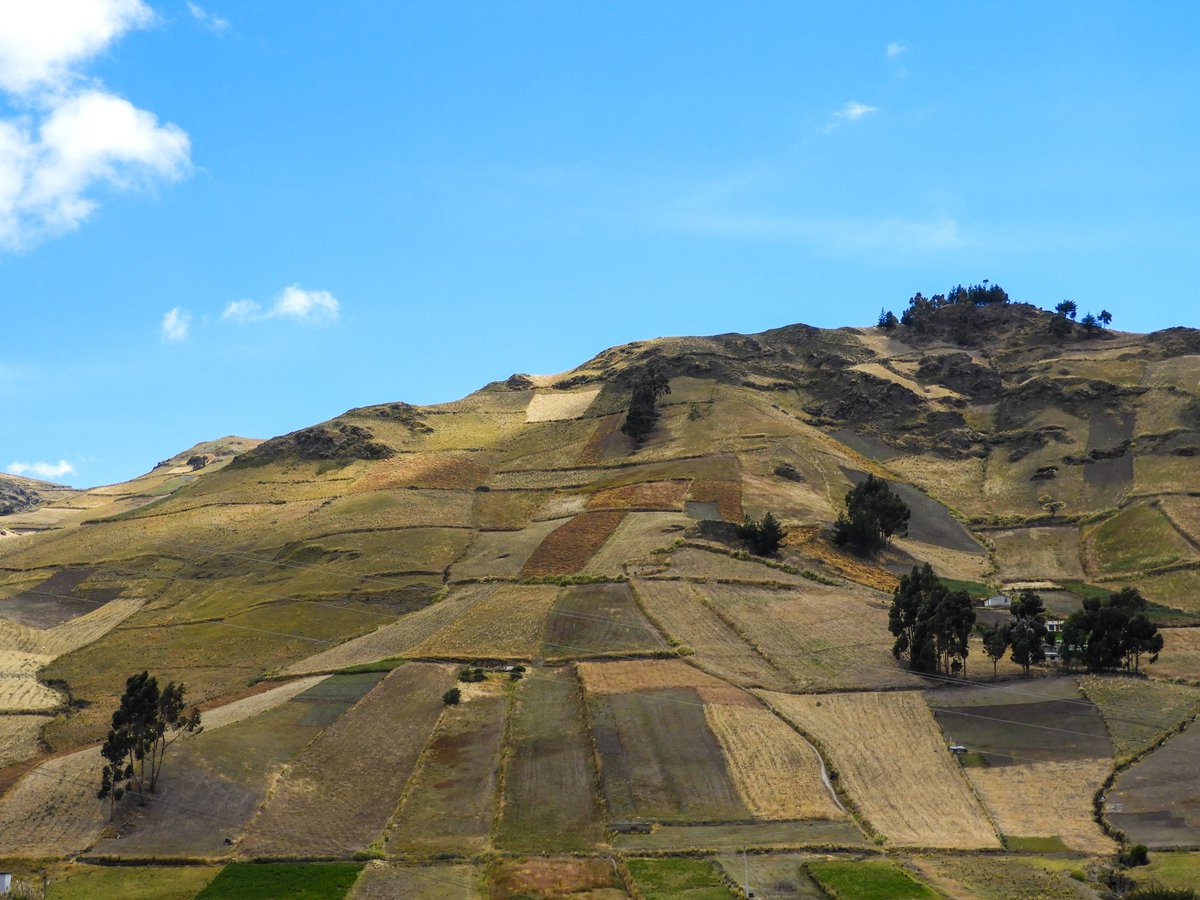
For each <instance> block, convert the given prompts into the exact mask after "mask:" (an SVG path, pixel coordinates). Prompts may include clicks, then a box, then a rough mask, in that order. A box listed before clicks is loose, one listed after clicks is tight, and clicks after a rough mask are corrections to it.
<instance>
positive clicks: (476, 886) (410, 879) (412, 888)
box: [348, 860, 485, 900]
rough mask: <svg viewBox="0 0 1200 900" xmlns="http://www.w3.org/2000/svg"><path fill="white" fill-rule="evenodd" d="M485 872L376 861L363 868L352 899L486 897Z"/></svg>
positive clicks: (456, 866) (457, 866)
mask: <svg viewBox="0 0 1200 900" xmlns="http://www.w3.org/2000/svg"><path fill="white" fill-rule="evenodd" d="M484 896H485V895H484V892H483V874H482V873H481V872H480V871H479V870H478V869H476V868H475V867H474V866H473V865H464V864H462V863H449V864H445V865H426V866H417V865H405V864H403V863H394V862H384V861H382V860H373V861H371V862H369V863H367V864H366V866H364V867H363V870H362V874H360V875H359V876H358V881H356V882H355V883H354V888H353V889H352V890H351V891H350V893H349V895H348V897H349V898H350V900H395V898H397V897H404V898H406V900H483V897H484Z"/></svg>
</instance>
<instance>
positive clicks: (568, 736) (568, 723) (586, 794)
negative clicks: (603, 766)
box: [496, 670, 603, 852]
mask: <svg viewBox="0 0 1200 900" xmlns="http://www.w3.org/2000/svg"><path fill="white" fill-rule="evenodd" d="M507 749H508V755H507V760H506V763H505V768H504V795H503V801H502V803H501V807H500V818H499V822H498V825H497V829H496V843H497V845H498V846H500V847H501V848H503V849H505V850H517V851H528V852H532V851H537V850H551V851H563V852H574V851H582V850H587V849H590V848H592V847H594V846H595V845H596V844H597V843H599V842H600V840H601V839H602V837H603V835H602V828H601V811H600V806H599V802H598V800H597V798H596V796H595V791H594V787H595V782H596V773H595V765H594V760H593V757H592V748H591V745H590V743H589V737H588V731H587V724H586V722H585V720H584V709H583V695H582V692H581V690H580V688H579V685H578V684H577V683H576V681H575V679H574V677H573V675H572V674H571V673H569V672H566V671H562V670H557V671H554V672H553V673H552V674H551V673H548V674H545V675H541V674H539V675H532V676H529V677H527V678H526V679H525V680H524V681H523V682H521V684H520V686H519V688H518V690H517V696H516V700H515V705H514V709H513V712H512V724H511V726H510V728H509V736H508V743H507Z"/></svg>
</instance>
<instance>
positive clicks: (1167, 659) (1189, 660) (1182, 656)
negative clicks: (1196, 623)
mask: <svg viewBox="0 0 1200 900" xmlns="http://www.w3.org/2000/svg"><path fill="white" fill-rule="evenodd" d="M1161 634H1162V636H1163V649H1162V653H1161V654H1159V657H1158V662H1156V663H1154V664H1153V665H1151V666H1148V667H1147V669H1146V671H1147V672H1149V673H1151V674H1152V675H1153V676H1154V677H1155V678H1177V679H1180V680H1182V681H1195V682H1200V628H1164V629H1162V631H1161Z"/></svg>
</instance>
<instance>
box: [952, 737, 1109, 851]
mask: <svg viewBox="0 0 1200 900" xmlns="http://www.w3.org/2000/svg"><path fill="white" fill-rule="evenodd" d="M1112 767H1113V762H1112V759H1111V758H1105V757H1095V758H1087V757H1084V758H1082V759H1072V760H1069V761H1065V760H1062V761H1053V762H1026V763H1020V764H1015V765H1007V766H999V767H983V768H969V769H966V770H965V771H966V773H967V777H968V778H970V780H971V784H972V785H973V786H974V788H975V791H976V793H978V795H979V798H980V799H981V800H982V801H983V805H984V806H985V807H987V810H988V812H989V813H990V814H991V817H992V821H994V822H995V823H996V827H997V828H999V829H1000V831H1001V833H1003V834H1004V836H1005V837H1006V838H1010V839H1011V838H1059V839H1060V840H1061V841H1062V843H1063V844H1064V845H1066V846H1067V847H1069V848H1071V849H1072V850H1079V851H1082V852H1084V853H1111V852H1113V851H1114V849H1115V845H1114V843H1113V840H1112V838H1110V837H1108V836H1107V835H1105V834H1104V832H1103V831H1102V830H1101V829H1100V826H1099V825H1098V824H1096V821H1095V818H1094V816H1093V813H1092V797H1093V796H1095V793H1096V791H1097V790H1099V789H1100V786H1101V785H1102V784H1103V783H1104V780H1105V779H1106V778H1107V777H1108V775H1109V773H1110V772H1111V771H1112Z"/></svg>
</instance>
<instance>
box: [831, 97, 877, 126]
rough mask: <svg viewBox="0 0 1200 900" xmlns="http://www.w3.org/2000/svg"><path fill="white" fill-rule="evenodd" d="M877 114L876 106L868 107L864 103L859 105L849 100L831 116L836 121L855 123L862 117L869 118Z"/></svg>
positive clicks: (855, 101)
mask: <svg viewBox="0 0 1200 900" xmlns="http://www.w3.org/2000/svg"><path fill="white" fill-rule="evenodd" d="M877 112H879V107H878V106H868V105H867V104H865V103H859V102H858V101H857V100H851V101H850V102H849V103H847V104H846V105H845V106H843V107H842V108H841V109H839V110H838V111H837V112H835V113H834V114H833V115H834V116H835V117H836V118H838V119H845V120H846V121H849V122H857V121H858V120H859V119H861V118H863V117H864V116H869V115H872V114H873V113H877Z"/></svg>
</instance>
